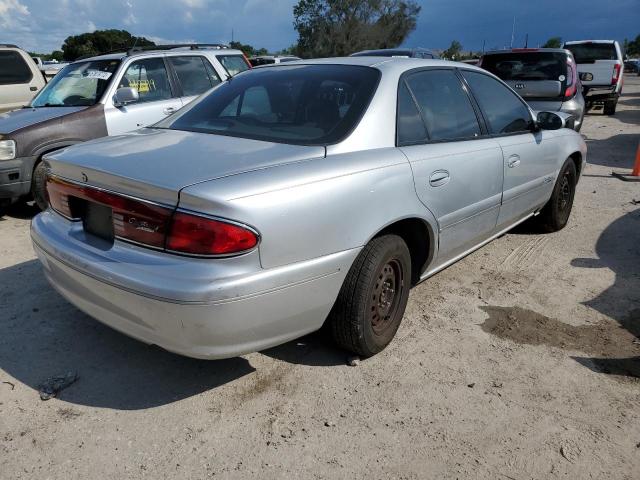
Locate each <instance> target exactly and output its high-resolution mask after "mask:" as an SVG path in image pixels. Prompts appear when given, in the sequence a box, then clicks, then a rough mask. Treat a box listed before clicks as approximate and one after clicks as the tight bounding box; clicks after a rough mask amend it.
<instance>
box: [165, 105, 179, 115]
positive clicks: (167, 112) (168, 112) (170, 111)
mask: <svg viewBox="0 0 640 480" xmlns="http://www.w3.org/2000/svg"><path fill="white" fill-rule="evenodd" d="M163 112H164V114H165V115H172V114H174V113H176V109H175V108H174V107H167V108H165V109H164V110H163Z"/></svg>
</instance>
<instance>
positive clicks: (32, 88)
mask: <svg viewBox="0 0 640 480" xmlns="http://www.w3.org/2000/svg"><path fill="white" fill-rule="evenodd" d="M29 90H31V91H32V92H35V91H36V90H38V87H29Z"/></svg>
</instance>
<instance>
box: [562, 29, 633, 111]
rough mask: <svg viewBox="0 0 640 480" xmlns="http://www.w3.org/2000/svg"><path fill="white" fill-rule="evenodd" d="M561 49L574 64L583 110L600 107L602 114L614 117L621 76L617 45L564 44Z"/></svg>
mask: <svg viewBox="0 0 640 480" xmlns="http://www.w3.org/2000/svg"><path fill="white" fill-rule="evenodd" d="M562 48H565V49H567V50H570V51H571V53H573V57H574V58H575V60H576V64H577V65H578V72H579V73H580V78H581V80H582V87H583V88H582V94H583V95H584V99H585V102H586V104H587V108H590V107H591V106H593V104H594V103H603V104H604V114H605V115H614V114H615V113H616V106H617V104H618V98H619V97H620V95H621V94H622V83H623V74H624V58H623V55H622V49H621V48H620V44H619V43H618V42H617V41H615V40H580V41H576V42H566V43H565V44H564V46H563V47H562Z"/></svg>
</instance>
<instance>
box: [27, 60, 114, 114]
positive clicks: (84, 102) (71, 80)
mask: <svg viewBox="0 0 640 480" xmlns="http://www.w3.org/2000/svg"><path fill="white" fill-rule="evenodd" d="M119 65H120V60H94V61H88V62H77V63H72V64H71V65H67V66H66V67H65V68H64V69H62V70H61V71H60V73H58V74H57V75H56V76H55V77H53V80H51V81H50V82H49V83H47V86H46V87H44V88H43V89H42V91H41V92H40V93H39V94H38V96H37V97H36V98H35V99H33V101H32V102H31V106H32V107H79V106H89V105H95V104H96V103H98V102H99V101H100V99H101V98H102V95H103V94H104V91H105V90H106V89H107V86H109V84H110V83H111V77H112V75H113V73H114V72H115V71H116V69H117V68H118V66H119Z"/></svg>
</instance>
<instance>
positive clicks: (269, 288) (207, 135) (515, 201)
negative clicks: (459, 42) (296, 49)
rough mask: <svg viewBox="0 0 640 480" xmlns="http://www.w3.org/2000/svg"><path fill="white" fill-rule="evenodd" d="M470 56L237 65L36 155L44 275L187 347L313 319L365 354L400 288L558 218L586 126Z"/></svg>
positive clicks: (398, 312)
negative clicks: (519, 228)
mask: <svg viewBox="0 0 640 480" xmlns="http://www.w3.org/2000/svg"><path fill="white" fill-rule="evenodd" d="M566 118H567V116H566V115H563V114H555V113H541V114H539V115H538V116H537V118H536V117H534V116H533V113H532V111H531V110H530V108H529V107H528V106H527V105H526V104H525V103H524V102H523V100H522V99H521V98H520V97H519V96H518V95H516V94H515V93H514V92H513V91H512V90H511V89H510V88H509V87H508V86H507V85H506V84H504V83H503V82H502V81H501V80H499V79H498V78H496V77H495V76H493V75H491V74H489V73H488V72H486V71H484V70H481V69H479V68H477V67H472V66H468V65H464V64H460V63H452V62H441V61H429V60H419V59H409V58H371V57H351V58H332V59H323V60H309V61H303V62H297V63H296V64H293V65H286V64H283V65H276V66H269V67H262V68H258V69H255V70H250V71H247V72H244V73H241V74H239V75H237V76H236V77H234V78H233V79H231V80H229V81H227V82H224V83H222V84H221V85H220V86H218V87H217V88H215V89H214V90H212V91H211V92H209V93H207V94H206V95H203V96H201V97H200V98H198V99H197V100H195V101H194V102H193V103H192V104H190V105H188V106H187V107H185V108H183V109H181V110H180V111H179V112H177V113H176V114H175V115H174V116H172V117H170V118H168V119H166V120H164V121H163V122H161V123H158V124H156V125H154V126H153V127H150V128H145V129H142V130H139V131H137V132H134V133H129V134H125V135H122V136H119V137H117V138H103V139H100V140H95V141H91V142H88V143H84V144H81V145H77V146H73V147H70V148H68V149H65V150H62V151H59V152H55V153H53V154H50V155H48V156H47V157H46V158H45V161H46V162H47V165H48V168H49V169H50V174H49V177H48V181H47V192H48V195H49V199H50V205H51V206H50V208H49V209H48V210H46V211H45V212H43V213H41V214H39V215H37V216H36V217H35V218H34V219H33V222H32V226H31V236H32V240H33V245H34V248H35V251H36V252H37V255H38V257H39V258H40V260H41V262H42V264H43V267H44V273H45V275H46V277H47V278H48V279H49V281H50V283H51V284H52V285H53V286H54V287H55V288H56V289H57V290H58V291H59V292H60V293H61V294H62V295H63V296H64V297H65V298H67V299H68V300H69V301H70V302H71V303H73V304H74V305H76V306H77V307H78V308H79V309H81V310H83V311H84V312H86V313H88V314H89V315H91V316H93V317H95V318H97V319H98V320H100V321H101V322H104V323H106V324H107V325H110V326H112V327H113V328H115V329H117V330H120V331H121V332H124V333H126V334H127V335H130V336H132V337H135V338H137V339H140V340H142V341H144V342H147V343H150V344H156V345H159V346H161V347H163V348H165V349H167V350H170V351H173V352H177V353H181V354H184V355H188V356H192V357H198V358H221V357H230V356H235V355H238V354H242V353H245V352H251V351H257V350H261V349H265V348H267V347H271V346H274V345H277V344H281V343H284V342H286V341H288V340H291V339H294V338H296V337H299V336H302V335H304V334H306V333H309V332H312V331H314V330H318V329H319V328H320V327H321V326H322V325H323V324H325V323H327V326H328V328H329V329H330V331H332V332H333V336H334V338H335V340H336V342H337V343H338V345H340V346H341V347H344V348H346V349H348V350H351V351H354V352H357V353H359V354H360V355H364V356H369V355H373V354H375V353H377V352H379V351H381V350H382V349H383V348H384V347H385V346H386V345H387V344H388V343H389V342H390V341H391V340H392V338H393V337H394V335H395V332H396V330H397V329H398V327H399V325H400V321H401V319H402V316H403V313H404V310H405V306H406V303H407V299H408V296H409V289H410V288H411V287H412V286H414V285H416V284H418V283H419V282H421V281H423V280H425V279H427V278H428V277H430V276H431V275H433V274H434V273H436V272H438V271H440V270H442V269H444V268H446V267H447V266H448V265H450V264H452V263H454V262H455V261H457V260H458V259H460V258H462V257H464V256H465V255H467V254H469V253H470V252H472V251H474V250H475V249H477V248H479V247H481V246H482V245H484V244H486V243H488V242H489V241H491V240H493V239H494V238H496V237H498V236H500V235H502V234H503V233H504V232H506V231H508V230H509V229H511V228H513V227H514V226H515V225H517V224H519V223H521V222H523V221H525V220H527V219H529V218H531V217H535V219H534V220H535V221H536V222H538V224H539V225H540V226H541V227H542V228H544V229H546V230H549V231H555V230H560V229H561V228H563V227H564V226H565V224H566V223H567V221H568V218H569V215H570V212H571V206H572V203H573V196H574V191H575V186H576V182H577V181H578V178H579V176H580V173H581V172H582V171H583V170H584V166H585V163H586V146H585V142H584V141H583V139H582V137H581V136H580V135H578V134H577V133H576V132H574V131H572V130H570V129H567V128H563V127H564V125H565V121H566Z"/></svg>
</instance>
